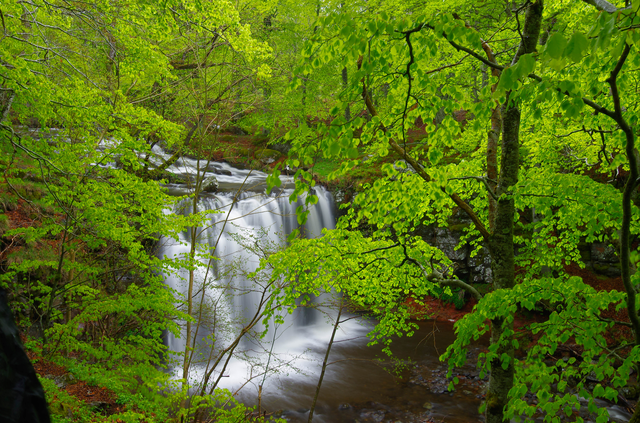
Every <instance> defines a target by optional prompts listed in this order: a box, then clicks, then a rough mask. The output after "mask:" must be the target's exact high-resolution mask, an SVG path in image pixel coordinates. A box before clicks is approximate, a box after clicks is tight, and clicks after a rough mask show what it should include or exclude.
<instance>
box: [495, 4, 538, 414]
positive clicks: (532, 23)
mask: <svg viewBox="0 0 640 423" xmlns="http://www.w3.org/2000/svg"><path fill="white" fill-rule="evenodd" d="M543 8H544V6H543V0H538V1H534V2H532V3H531V4H530V5H529V7H528V8H527V13H526V17H525V24H524V30H523V34H522V40H521V42H520V46H519V48H518V52H517V53H516V55H515V57H514V58H513V61H512V64H515V63H517V61H518V60H519V58H520V57H521V56H522V55H523V54H528V53H533V52H534V51H535V49H536V46H537V44H538V37H539V34H540V26H541V23H542V11H543ZM502 118H503V121H502V144H501V147H502V151H501V161H500V179H499V181H498V186H497V192H496V194H497V197H498V198H499V200H498V201H497V204H496V214H495V222H494V228H493V231H492V234H491V238H490V241H489V250H490V251H491V257H492V271H493V279H494V282H493V283H494V289H511V288H513V287H514V285H515V252H514V244H513V222H514V218H515V213H516V211H515V203H514V200H513V197H512V195H510V191H512V190H513V189H514V187H515V185H516V184H517V183H518V170H519V167H520V153H519V150H520V139H519V133H520V108H519V106H518V103H517V101H514V100H513V99H511V96H510V95H507V100H506V102H505V104H504V105H503V108H502ZM512 329H513V328H512V325H508V324H507V325H506V324H505V322H504V320H503V319H494V320H492V322H491V330H492V332H491V343H492V344H494V343H497V342H499V339H500V337H501V336H502V334H503V333H504V332H505V331H511V330H512ZM513 353H514V350H513V346H512V344H511V342H506V343H503V344H502V346H501V347H500V348H499V349H498V358H496V359H494V360H492V362H491V374H490V378H489V387H488V390H487V397H486V412H485V415H486V422H487V423H502V422H503V421H504V420H505V416H504V409H505V407H506V405H507V403H508V394H509V390H510V389H511V388H512V387H513V380H514V374H515V371H514V365H513ZM504 354H506V356H507V357H509V362H508V363H505V362H503V360H502V359H501V358H500V357H502V356H503V355H504Z"/></svg>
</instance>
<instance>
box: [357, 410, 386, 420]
mask: <svg viewBox="0 0 640 423" xmlns="http://www.w3.org/2000/svg"><path fill="white" fill-rule="evenodd" d="M384 415H385V412H384V411H381V410H367V409H365V410H362V412H361V413H360V418H361V419H362V420H363V421H364V422H375V423H379V422H381V421H383V420H384Z"/></svg>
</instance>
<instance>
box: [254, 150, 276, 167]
mask: <svg viewBox="0 0 640 423" xmlns="http://www.w3.org/2000/svg"><path fill="white" fill-rule="evenodd" d="M255 156H256V158H257V159H259V160H260V161H261V162H262V163H265V164H270V163H273V162H275V161H276V160H278V159H279V158H280V157H282V153H280V152H279V151H277V150H271V149H268V148H265V149H264V150H260V151H258V152H256V154H255Z"/></svg>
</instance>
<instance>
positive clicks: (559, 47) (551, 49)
mask: <svg viewBox="0 0 640 423" xmlns="http://www.w3.org/2000/svg"><path fill="white" fill-rule="evenodd" d="M566 46H567V39H566V38H565V37H564V35H563V34H562V33H561V32H556V33H555V34H553V35H552V36H551V37H549V39H548V40H547V44H546V46H545V49H544V51H545V53H546V54H547V55H549V57H551V58H552V59H560V58H561V57H562V53H563V52H564V49H565V47H566Z"/></svg>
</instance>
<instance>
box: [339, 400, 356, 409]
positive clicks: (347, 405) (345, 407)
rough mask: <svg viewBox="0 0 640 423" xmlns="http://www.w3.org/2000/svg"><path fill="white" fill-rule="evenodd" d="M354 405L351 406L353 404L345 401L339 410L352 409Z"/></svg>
mask: <svg viewBox="0 0 640 423" xmlns="http://www.w3.org/2000/svg"><path fill="white" fill-rule="evenodd" d="M352 408H353V407H352V406H351V404H349V403H347V402H345V403H344V404H340V405H339V406H338V409H339V410H342V411H345V410H351V409H352Z"/></svg>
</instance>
